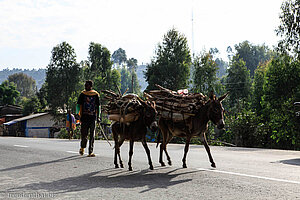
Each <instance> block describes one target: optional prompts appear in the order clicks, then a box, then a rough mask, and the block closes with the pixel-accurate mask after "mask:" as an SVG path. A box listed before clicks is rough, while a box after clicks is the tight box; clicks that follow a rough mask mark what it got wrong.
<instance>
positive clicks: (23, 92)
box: [7, 73, 36, 98]
mask: <svg viewBox="0 0 300 200" xmlns="http://www.w3.org/2000/svg"><path fill="white" fill-rule="evenodd" d="M7 80H8V81H9V82H13V83H14V84H15V85H16V87H17V90H18V91H19V92H20V96H21V97H26V98H29V97H32V96H33V95H34V94H35V93H36V84H35V80H34V79H33V78H32V77H31V76H28V75H26V74H24V73H16V74H12V75H10V76H8V78H7Z"/></svg>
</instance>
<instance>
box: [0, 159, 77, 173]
mask: <svg viewBox="0 0 300 200" xmlns="http://www.w3.org/2000/svg"><path fill="white" fill-rule="evenodd" d="M81 158H83V157H79V156H77V155H76V156H75V155H74V156H69V157H65V158H60V159H57V160H51V161H47V162H35V163H30V164H25V165H19V166H15V167H11V168H6V169H0V172H7V171H13V170H18V169H20V170H24V169H26V168H30V167H37V166H42V165H47V164H53V163H58V162H65V161H71V160H77V159H81Z"/></svg>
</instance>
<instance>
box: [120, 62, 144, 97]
mask: <svg viewBox="0 0 300 200" xmlns="http://www.w3.org/2000/svg"><path fill="white" fill-rule="evenodd" d="M120 73H121V92H122V94H123V93H124V92H125V91H126V90H127V89H128V92H131V93H135V94H138V95H141V86H140V85H139V82H138V79H137V75H136V73H135V71H129V70H128V69H127V68H126V67H123V68H122V69H121V72H120ZM132 86H133V88H132Z"/></svg>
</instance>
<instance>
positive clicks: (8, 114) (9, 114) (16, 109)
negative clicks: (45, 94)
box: [0, 105, 23, 136]
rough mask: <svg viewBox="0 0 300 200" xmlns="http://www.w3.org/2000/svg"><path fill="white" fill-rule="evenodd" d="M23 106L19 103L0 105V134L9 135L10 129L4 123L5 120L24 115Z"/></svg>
mask: <svg viewBox="0 0 300 200" xmlns="http://www.w3.org/2000/svg"><path fill="white" fill-rule="evenodd" d="M22 116H23V115H22V107H20V106H17V105H3V106H0V136H2V135H8V130H7V129H6V128H5V126H4V125H3V124H4V123H5V122H8V121H11V120H14V119H17V118H20V117H22Z"/></svg>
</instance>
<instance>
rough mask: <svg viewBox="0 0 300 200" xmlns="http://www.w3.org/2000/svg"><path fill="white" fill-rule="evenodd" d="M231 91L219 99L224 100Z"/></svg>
mask: <svg viewBox="0 0 300 200" xmlns="http://www.w3.org/2000/svg"><path fill="white" fill-rule="evenodd" d="M228 94H229V92H227V93H226V94H224V95H223V96H221V97H219V99H218V100H219V101H220V102H222V101H223V100H224V99H225V98H226V97H227V96H228Z"/></svg>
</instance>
